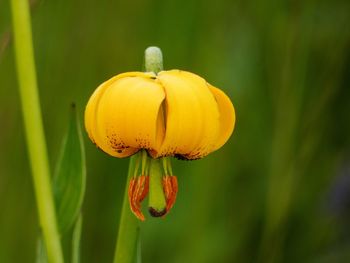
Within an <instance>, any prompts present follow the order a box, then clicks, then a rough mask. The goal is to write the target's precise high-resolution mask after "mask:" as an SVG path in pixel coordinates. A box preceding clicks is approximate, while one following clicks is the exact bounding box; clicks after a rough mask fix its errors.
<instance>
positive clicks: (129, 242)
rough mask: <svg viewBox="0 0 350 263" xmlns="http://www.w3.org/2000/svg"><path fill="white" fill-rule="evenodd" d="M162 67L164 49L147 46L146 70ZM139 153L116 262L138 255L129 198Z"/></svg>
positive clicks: (130, 173)
mask: <svg viewBox="0 0 350 263" xmlns="http://www.w3.org/2000/svg"><path fill="white" fill-rule="evenodd" d="M162 69H163V56H162V51H161V50H160V49H159V48H158V47H149V48H147V49H146V51H145V70H146V71H147V72H151V71H152V72H154V73H158V72H159V71H161V70H162ZM140 154H141V155H142V154H143V153H142V151H141V152H139V153H138V154H137V155H140ZM137 155H134V156H132V157H131V158H130V164H129V171H128V178H127V180H126V186H125V192H124V200H123V207H122V211H121V216H120V223H119V231H118V237H117V245H116V249H115V255H114V261H113V262H114V263H133V262H134V260H135V257H136V255H137V244H138V241H137V239H138V235H139V226H138V220H137V219H136V217H135V216H134V215H133V214H132V212H131V211H130V207H129V198H128V187H129V181H130V179H131V178H132V176H133V171H134V170H135V160H136V158H138V156H137ZM141 158H142V156H141ZM144 169H145V167H144Z"/></svg>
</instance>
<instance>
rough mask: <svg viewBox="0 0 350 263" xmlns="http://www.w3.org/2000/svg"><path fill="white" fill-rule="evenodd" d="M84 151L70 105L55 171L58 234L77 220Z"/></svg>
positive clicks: (82, 186) (82, 193) (83, 182)
mask: <svg viewBox="0 0 350 263" xmlns="http://www.w3.org/2000/svg"><path fill="white" fill-rule="evenodd" d="M85 181H86V168H85V151H84V144H83V139H82V134H81V128H80V124H79V121H78V117H77V112H76V109H75V106H74V105H72V109H71V114H70V121H69V127H68V132H67V134H66V136H65V138H64V141H63V144H62V148H61V154H60V158H59V161H58V164H57V167H56V170H55V177H54V183H53V188H54V194H55V203H56V210H57V218H58V226H59V230H60V234H61V235H63V234H64V233H66V231H67V230H69V229H70V228H71V227H72V226H73V224H74V222H75V221H76V219H77V216H78V214H79V213H80V209H81V206H82V202H83V196H84V193H85Z"/></svg>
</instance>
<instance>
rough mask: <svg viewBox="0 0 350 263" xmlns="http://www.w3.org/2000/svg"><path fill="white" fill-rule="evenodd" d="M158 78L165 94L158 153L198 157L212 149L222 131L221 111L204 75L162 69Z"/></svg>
mask: <svg viewBox="0 0 350 263" xmlns="http://www.w3.org/2000/svg"><path fill="white" fill-rule="evenodd" d="M157 79H158V80H159V81H160V83H161V84H162V86H163V87H164V90H165V93H166V103H165V104H166V105H165V116H166V131H165V138H164V142H163V144H162V146H161V148H160V149H159V151H158V153H157V156H171V155H177V154H178V155H182V156H183V157H184V158H187V159H197V158H200V157H203V156H205V155H207V154H208V153H209V152H211V150H212V149H213V147H214V145H215V140H216V138H217V137H218V133H219V125H220V124H219V110H218V107H217V103H216V101H215V98H214V96H213V95H212V93H211V92H210V90H209V88H208V86H207V84H206V82H205V80H204V79H202V78H201V77H199V76H197V75H195V74H193V73H190V72H186V71H179V70H171V71H162V72H160V73H159V74H158V76H157Z"/></svg>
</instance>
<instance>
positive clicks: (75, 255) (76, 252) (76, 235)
mask: <svg viewBox="0 0 350 263" xmlns="http://www.w3.org/2000/svg"><path fill="white" fill-rule="evenodd" d="M82 226H83V217H82V215H81V214H79V217H78V219H77V221H76V222H75V226H74V230H73V235H72V261H71V262H72V263H80V239H81V229H82Z"/></svg>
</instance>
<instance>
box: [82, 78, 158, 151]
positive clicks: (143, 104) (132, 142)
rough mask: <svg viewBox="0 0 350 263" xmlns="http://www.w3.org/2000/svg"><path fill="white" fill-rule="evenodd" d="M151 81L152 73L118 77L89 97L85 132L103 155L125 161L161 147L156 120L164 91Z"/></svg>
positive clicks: (104, 84)
mask: <svg viewBox="0 0 350 263" xmlns="http://www.w3.org/2000/svg"><path fill="white" fill-rule="evenodd" d="M153 79H154V75H153V74H152V73H142V72H130V73H124V74H120V75H117V76H116V77H114V78H112V79H110V80H108V81H106V82H105V83H103V84H102V85H101V86H100V87H99V88H98V89H97V90H96V91H95V93H94V94H93V95H92V97H91V99H90V101H89V103H88V105H87V107H86V111H85V123H86V129H87V131H88V133H89V137H90V138H91V139H92V140H93V141H94V142H95V143H96V145H97V146H98V147H100V148H101V149H102V150H103V151H105V152H106V153H108V154H110V155H112V156H115V157H127V156H130V155H132V154H133V153H135V152H137V151H138V150H139V148H148V147H151V148H152V147H157V144H160V143H161V141H162V139H163V138H162V137H163V134H161V133H158V134H157V133H156V120H157V117H158V111H159V108H160V105H161V103H162V101H163V100H164V91H163V89H162V87H161V86H160V85H159V84H157V83H156V82H155V81H154V80H153Z"/></svg>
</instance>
